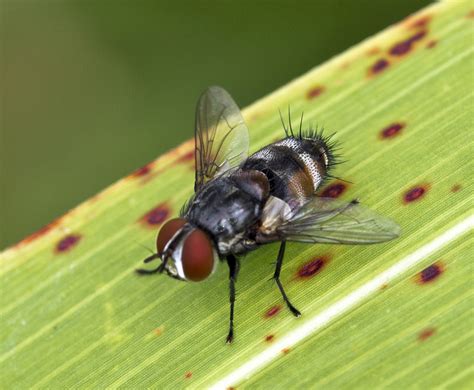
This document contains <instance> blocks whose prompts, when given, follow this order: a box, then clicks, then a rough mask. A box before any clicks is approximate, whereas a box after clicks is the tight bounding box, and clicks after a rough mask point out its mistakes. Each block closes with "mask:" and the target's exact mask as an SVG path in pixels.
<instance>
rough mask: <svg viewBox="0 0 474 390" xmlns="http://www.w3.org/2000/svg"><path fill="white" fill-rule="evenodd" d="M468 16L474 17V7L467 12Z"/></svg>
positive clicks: (469, 17)
mask: <svg viewBox="0 0 474 390" xmlns="http://www.w3.org/2000/svg"><path fill="white" fill-rule="evenodd" d="M466 18H468V19H474V9H472V10H470V11H469V12H468V13H467V15H466Z"/></svg>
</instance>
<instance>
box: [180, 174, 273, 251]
mask: <svg viewBox="0 0 474 390" xmlns="http://www.w3.org/2000/svg"><path fill="white" fill-rule="evenodd" d="M239 175H240V176H239ZM259 179H260V180H262V179H263V180H266V179H265V177H264V175H261V174H260V173H258V172H257V173H256V174H252V173H250V174H249V173H245V172H239V171H237V172H236V173H235V174H234V175H232V176H229V177H225V178H220V179H216V180H213V181H211V182H209V183H208V184H206V186H205V187H204V188H203V189H202V190H201V191H199V193H197V194H196V196H195V198H194V199H193V200H192V202H191V203H190V205H189V208H188V210H187V212H186V218H187V219H188V220H189V221H191V222H192V223H193V224H195V225H196V226H199V227H200V228H202V229H203V230H205V231H206V232H207V233H208V234H209V235H210V236H211V237H212V239H213V241H214V242H215V245H216V246H217V248H218V252H219V255H226V254H228V253H234V247H235V246H237V245H239V243H241V242H242V241H244V240H246V239H247V236H248V234H249V231H251V230H252V227H253V226H255V225H256V224H257V223H258V221H259V219H260V215H261V213H262V209H263V206H264V201H262V200H259V198H261V199H263V198H265V197H266V196H268V188H266V187H265V184H264V183H263V182H261V183H259V181H258V180H259ZM267 186H268V183H267Z"/></svg>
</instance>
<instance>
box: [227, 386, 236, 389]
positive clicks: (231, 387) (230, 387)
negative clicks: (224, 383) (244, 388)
mask: <svg viewBox="0 0 474 390" xmlns="http://www.w3.org/2000/svg"><path fill="white" fill-rule="evenodd" d="M226 390H235V387H233V386H229V387H227V388H226Z"/></svg>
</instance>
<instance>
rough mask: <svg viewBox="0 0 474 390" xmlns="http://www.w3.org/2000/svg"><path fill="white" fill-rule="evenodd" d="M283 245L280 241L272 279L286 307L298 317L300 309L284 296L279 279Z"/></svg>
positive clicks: (284, 242) (283, 252)
mask: <svg viewBox="0 0 474 390" xmlns="http://www.w3.org/2000/svg"><path fill="white" fill-rule="evenodd" d="M285 247H286V241H282V242H281V245H280V250H279V251H278V258H277V261H276V266H275V273H274V274H273V279H274V280H275V282H276V284H277V286H278V288H279V289H280V292H281V295H282V297H283V300H284V301H285V303H286V306H288V309H290V311H291V312H292V313H293V314H294V315H295V316H296V317H299V316H300V315H301V313H300V311H299V310H298V309H297V308H296V307H294V306H293V305H292V304H291V302H290V300H289V299H288V297H287V296H286V293H285V290H284V289H283V286H282V284H281V281H280V271H281V266H282V265H283V257H285Z"/></svg>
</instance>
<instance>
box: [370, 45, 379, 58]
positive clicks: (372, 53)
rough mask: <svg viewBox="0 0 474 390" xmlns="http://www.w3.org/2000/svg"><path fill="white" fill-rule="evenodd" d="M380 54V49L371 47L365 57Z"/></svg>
mask: <svg viewBox="0 0 474 390" xmlns="http://www.w3.org/2000/svg"><path fill="white" fill-rule="evenodd" d="M379 53H380V48H379V47H376V46H374V47H372V48H371V49H369V50H367V55H368V56H374V55H376V54H379Z"/></svg>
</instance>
